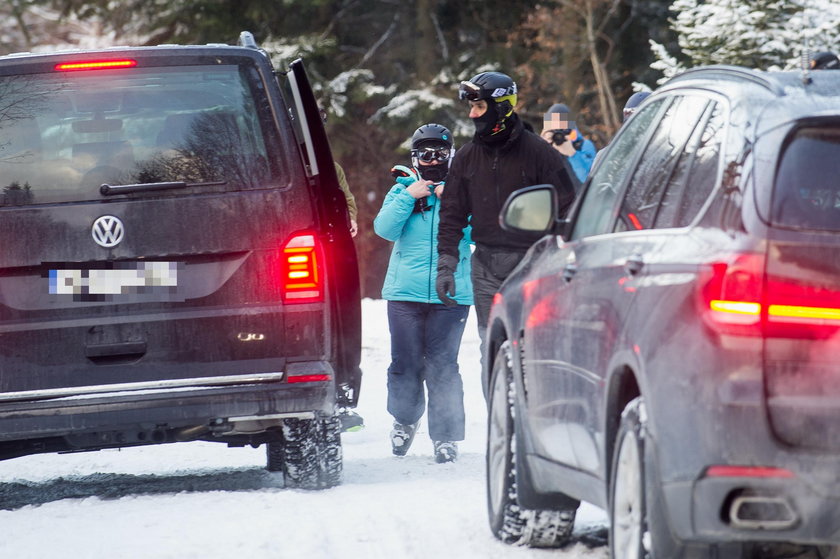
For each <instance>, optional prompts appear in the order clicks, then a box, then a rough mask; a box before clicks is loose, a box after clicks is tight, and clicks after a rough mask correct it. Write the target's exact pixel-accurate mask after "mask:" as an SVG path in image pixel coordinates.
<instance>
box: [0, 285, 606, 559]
mask: <svg viewBox="0 0 840 559" xmlns="http://www.w3.org/2000/svg"><path fill="white" fill-rule="evenodd" d="M362 313H363V320H364V332H363V336H364V338H363V339H364V352H363V362H362V369H363V371H364V375H365V376H364V381H363V385H362V392H361V398H360V402H359V408H358V411H359V412H360V413H361V414H362V415H363V416H364V418H365V421H366V424H367V426H366V428H365V429H364V430H362V431H360V432H357V433H346V434H344V435H342V437H343V443H344V482H343V484H342V485H341V486H339V487H336V488H333V489H328V490H325V491H315V492H309V491H300V490H288V489H284V488H283V483H282V479H281V478H279V477H278V474H272V473H269V472H267V471H266V470H265V469H264V467H263V466H264V464H265V450H264V448H262V447H260V448H258V449H252V448H245V449H241V448H231V449H229V448H227V447H225V446H224V445H221V444H214V443H204V442H195V443H181V444H174V445H163V446H152V447H142V448H133V449H125V450H109V451H100V452H91V453H79V454H65V455H52V454H46V455H40V456H38V455H36V456H28V457H24V458H18V459H14V460H8V461H5V462H0V528H2V530H3V533H4V536H3V538H2V539H0V558H7V557H8V558H15V559H27V558H38V559H40V558H47V557H49V558H60V557H72V558H74V559H85V558H96V559H100V558H109V559H110V558H123V557H129V558H135V557H136V558H144V559H149V558H155V559H158V558H168V557H172V558H176V557H177V558H179V559H186V558H192V557H196V558H202V559H213V558H231V557H241V558H248V559H262V558H266V559H277V558H298V557H301V558H307V559H322V558H323V559H334V558H348V559H351V558H352V559H356V558H362V557H364V558H383V559H393V558H397V557H398V558H401V559H414V558H417V559H420V558H435V559H438V558H446V557H459V558H479V557H482V558H489V557H492V558H494V559H505V558H524V557H537V558H539V557H563V558H571V559H579V558H594V559H604V558H606V557H608V552H607V548H606V547H605V545H603V539H604V537H605V526H606V517H605V514H604V512H603V511H602V510H600V509H598V508H596V507H593V506H591V505H588V504H584V505H583V506H582V507H581V510H580V511H579V512H578V520H577V524H576V527H575V539H576V540H577V541H576V542H575V543H573V544H571V545H569V546H567V547H566V548H565V549H562V550H534V549H527V548H517V547H510V546H507V545H505V544H502V543H500V542H498V541H497V540H496V539H495V538H494V537H493V536H492V534H491V533H490V530H489V529H488V527H487V513H486V508H485V488H484V444H485V434H484V429H485V416H486V412H485V405H484V399H483V397H482V395H481V388H480V385H479V381H478V379H479V370H478V361H479V360H478V336H477V333H476V327H475V314H474V313H473V312H471V313H470V319H469V323H468V325H467V329H466V333H465V336H464V343H463V346H462V349H461V355H460V363H461V372H462V374H463V377H464V388H465V392H466V406H467V437H466V440H465V441H464V442H463V443H461V457H460V459H459V460H458V462H456V463H454V464H436V463H435V462H434V459H433V457H432V443H431V441H430V440H429V438H428V433H427V431H426V429H425V421H424V425H423V426H421V430H420V432H419V433H418V435H417V438H416V439H415V441H414V446H413V447H412V448H411V450H410V451H409V453H408V455H407V456H406V457H404V458H396V457H394V456H392V455H391V449H390V444H389V442H388V431H389V430H390V427H391V421H392V420H391V418H390V416H389V415H388V413H387V412H386V411H385V394H386V392H385V371H386V369H387V367H388V363H389V360H390V357H389V356H390V348H389V341H388V340H389V336H388V325H387V319H386V313H385V302H384V301H380V300H370V299H366V300H365V301H363V307H362ZM599 542H600V545H599Z"/></svg>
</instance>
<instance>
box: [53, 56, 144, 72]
mask: <svg viewBox="0 0 840 559" xmlns="http://www.w3.org/2000/svg"><path fill="white" fill-rule="evenodd" d="M135 66H137V61H136V60H131V59H130V58H127V59H124V60H79V61H76V62H62V63H61V64H56V65H55V68H54V69H55V71H56V72H79V71H83V70H114V69H118V68H133V67H135Z"/></svg>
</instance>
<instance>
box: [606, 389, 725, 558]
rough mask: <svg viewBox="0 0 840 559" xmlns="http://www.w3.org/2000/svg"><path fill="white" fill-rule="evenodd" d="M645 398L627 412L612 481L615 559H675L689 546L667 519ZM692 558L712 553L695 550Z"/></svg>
mask: <svg viewBox="0 0 840 559" xmlns="http://www.w3.org/2000/svg"><path fill="white" fill-rule="evenodd" d="M644 410H645V408H644V399H643V398H642V397H641V396H640V397H637V398H635V399H634V400H632V401H631V402H630V403H628V404H627V406H626V407H625V408H624V411H623V412H622V414H621V426H620V428H619V430H618V435H617V436H616V441H615V454H614V456H613V464H612V476H611V479H610V504H609V507H610V508H609V514H610V537H609V541H610V557H613V558H614V559H637V558H644V559H670V558H671V557H682V556H683V552H684V551H685V550H684V546H683V545H682V544H680V543H679V542H677V541H676V540H674V539H673V537H672V536H671V535H670V531H669V529H668V524H667V520H666V519H665V517H664V511H663V509H662V505H661V501H660V497H659V495H658V494H657V493H656V488H658V487H659V483H658V476H657V475H656V469H655V468H654V467H653V466H654V465H653V462H652V460H651V459H650V458H649V455H650V449H649V448H648V447H647V445H646V444H645V442H646V441H647V440H648V439H647V437H648V436H649V434H648V432H647V417H646V416H645V411H644ZM692 552H693V554H692V557H697V558H699V559H702V558H703V557H709V555H708V554H710V553H711V552H712V550H711V549H709V548H708V547H706V546H701V545H698V546H696V547H695V546H692Z"/></svg>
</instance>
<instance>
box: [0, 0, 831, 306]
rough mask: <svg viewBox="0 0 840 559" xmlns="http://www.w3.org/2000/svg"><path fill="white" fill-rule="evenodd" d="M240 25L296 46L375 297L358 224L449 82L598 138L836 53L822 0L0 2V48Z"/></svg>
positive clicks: (214, 36)
mask: <svg viewBox="0 0 840 559" xmlns="http://www.w3.org/2000/svg"><path fill="white" fill-rule="evenodd" d="M243 30H249V31H251V32H252V33H253V34H254V35H255V37H256V39H257V41H258V43H259V44H260V46H261V47H262V48H264V49H265V50H266V51H267V52H268V53H269V54H270V55H271V56H272V59H273V60H274V62H275V66H277V67H278V68H281V67H282V66H283V65H285V64H287V63H288V62H291V61H292V60H294V59H295V58H298V57H302V58H303V59H304V61H305V63H306V65H307V69H308V71H309V74H310V79H311V80H312V81H313V84H314V87H315V89H316V92H317V93H318V95H319V97H320V100H321V103H322V105H323V106H324V107H325V108H326V109H327V111H328V115H329V117H328V122H327V130H328V133H329V135H330V141H331V145H332V149H333V154H334V156H335V157H336V160H337V161H339V162H340V163H341V164H342V166H343V167H344V169H345V171H346V173H347V177H348V181H349V183H350V186H351V189H352V190H353V192H354V194H355V197H356V201H357V205H358V207H359V219H358V222H359V234H358V236H357V237H356V248H357V251H358V253H359V262H360V272H361V274H362V294H363V296H365V297H372V298H378V297H379V296H380V288H381V286H382V279H383V277H384V272H385V268H386V266H387V259H388V250H387V246H388V243H387V242H386V241H384V240H383V239H380V238H378V237H376V235H375V234H374V232H373V228H372V226H371V222H372V220H373V217H374V216H375V215H376V213H377V212H378V210H379V207H380V205H381V203H382V199H383V198H384V196H385V194H386V193H387V191H388V189H389V188H390V186H391V184H392V180H391V176H390V173H389V169H390V167H391V166H392V165H394V164H397V163H402V164H407V163H408V154H407V141H408V139H409V138H410V137H411V134H412V133H413V131H414V130H415V129H416V128H417V127H418V126H419V125H420V124H423V123H425V122H438V123H441V124H443V125H445V126H447V127H449V128H450V129H452V130H453V132H454V133H455V135H456V140H457V142H456V146H457V143H463V142H464V141H466V140H467V139H468V138H469V136H470V134H471V132H472V130H471V128H472V127H471V124H470V122H469V119H468V118H467V114H466V110H465V107H464V106H463V105H462V104H461V103H460V102H458V101H457V95H456V93H457V84H458V83H459V82H460V81H461V80H464V79H469V77H471V76H472V75H474V74H476V73H478V72H480V71H485V70H498V71H502V72H505V73H507V74H509V75H511V76H512V77H513V78H514V80H515V81H516V82H517V84H518V85H519V89H520V95H519V105H518V106H517V110H518V112H519V113H520V115H521V116H522V117H523V118H524V119H525V120H526V121H528V122H530V123H531V124H532V125H534V126H535V127H540V126H541V121H542V114H543V112H544V111H545V110H546V109H547V108H548V107H549V106H550V105H551V104H553V103H557V102H564V103H566V104H567V105H569V107H570V108H571V110H572V113H573V115H574V117H575V119H576V121H577V125H578V128H579V129H580V130H581V131H582V132H583V133H584V135H586V136H587V137H589V138H590V139H592V140H593V141H594V142H595V144H596V146H597V147H598V148H601V147H603V146H604V145H605V144H606V143H607V142H608V141H609V139H610V138H611V137H612V135H613V134H614V132H615V131H616V129H617V128H618V126H619V125H620V118H621V108H622V106H623V104H624V102H625V101H626V99H627V98H628V97H629V96H630V95H631V94H632V93H633V92H634V91H636V90H643V89H652V88H655V87H656V86H657V85H658V84H660V83H662V82H663V81H664V80H666V79H667V78H668V77H670V76H672V75H674V74H676V73H679V72H680V71H683V70H685V69H687V68H691V67H694V66H698V65H703V64H738V65H743V66H748V67H753V68H759V69H765V70H778V69H789V68H794V67H796V66H797V65H798V64H799V61H800V60H801V58H802V56H803V55H807V51H809V50H810V51H811V52H815V51H822V50H834V51H835V52H836V51H838V50H840V2H837V1H836V0H705V1H704V0H674V1H670V0H541V1H535V0H457V1H456V0H415V1H413V2H403V1H399V0H6V1H5V2H2V3H0V54H3V55H5V54H10V53H15V52H22V51H30V52H43V51H52V50H63V49H68V48H88V47H95V48H99V47H106V46H122V45H157V44H165V43H181V44H203V43H229V44H233V43H234V42H235V41H236V39H237V37H238V36H239V33H240V31H243Z"/></svg>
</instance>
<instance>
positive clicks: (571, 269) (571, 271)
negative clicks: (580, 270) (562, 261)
mask: <svg viewBox="0 0 840 559" xmlns="http://www.w3.org/2000/svg"><path fill="white" fill-rule="evenodd" d="M576 273H577V266H575V265H574V264H566V267H565V268H563V281H565V282H566V283H569V282H570V281H572V278H573V277H575V274H576Z"/></svg>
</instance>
